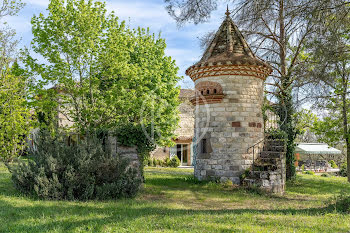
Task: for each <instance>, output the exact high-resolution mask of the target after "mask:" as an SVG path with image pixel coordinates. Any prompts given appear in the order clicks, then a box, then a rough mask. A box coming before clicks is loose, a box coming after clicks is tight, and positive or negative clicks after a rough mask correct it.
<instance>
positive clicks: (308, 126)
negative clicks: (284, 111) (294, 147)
mask: <svg viewBox="0 0 350 233" xmlns="http://www.w3.org/2000/svg"><path fill="white" fill-rule="evenodd" d="M293 117H294V118H295V119H297V121H296V129H297V132H298V137H297V140H298V141H299V142H315V141H317V140H318V139H317V138H316V135H315V134H314V132H313V127H314V125H315V122H317V120H318V118H317V116H316V114H314V113H313V112H312V111H311V110H308V109H302V110H301V111H298V112H296V113H295V114H294V116H293Z"/></svg>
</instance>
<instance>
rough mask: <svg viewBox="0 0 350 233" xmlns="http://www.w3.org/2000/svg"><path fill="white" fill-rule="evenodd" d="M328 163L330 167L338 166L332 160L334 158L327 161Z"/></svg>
mask: <svg viewBox="0 0 350 233" xmlns="http://www.w3.org/2000/svg"><path fill="white" fill-rule="evenodd" d="M329 164H330V165H331V167H332V168H338V166H337V164H336V163H335V162H334V160H331V161H329Z"/></svg>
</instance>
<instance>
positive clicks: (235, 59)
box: [186, 12, 272, 75]
mask: <svg viewBox="0 0 350 233" xmlns="http://www.w3.org/2000/svg"><path fill="white" fill-rule="evenodd" d="M213 65H214V66H215V65H248V66H257V67H261V68H263V69H264V70H269V73H271V71H272V69H271V66H270V65H268V64H267V63H266V62H264V61H263V60H261V59H260V58H258V57H257V56H255V54H254V53H253V51H252V50H251V49H250V47H249V45H248V44H247V41H246V40H245V39H244V37H243V35H242V33H241V32H240V31H239V29H238V27H237V26H236V25H235V24H234V22H233V20H232V19H231V17H230V15H229V13H228V12H227V13H226V18H225V20H224V22H223V23H222V24H221V26H220V28H219V30H218V32H217V33H216V35H215V37H214V39H213V40H212V42H211V44H210V45H209V47H208V48H207V50H206V51H205V53H204V55H203V57H202V59H201V60H200V61H199V62H198V63H196V64H194V65H193V66H191V67H190V68H188V69H187V71H186V74H187V75H190V73H191V72H190V71H191V70H193V69H195V68H196V67H205V66H213Z"/></svg>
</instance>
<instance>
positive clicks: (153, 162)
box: [146, 156, 181, 168]
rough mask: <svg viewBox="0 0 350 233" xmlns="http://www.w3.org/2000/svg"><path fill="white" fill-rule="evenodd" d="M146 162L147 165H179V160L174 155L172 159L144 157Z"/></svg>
mask: <svg viewBox="0 0 350 233" xmlns="http://www.w3.org/2000/svg"><path fill="white" fill-rule="evenodd" d="M146 161H147V162H146V163H147V165H148V166H149V167H157V166H158V167H174V168H175V167H178V166H180V163H181V161H180V160H179V158H177V157H176V156H175V157H173V158H172V159H169V158H165V159H164V160H160V159H156V158H148V159H146Z"/></svg>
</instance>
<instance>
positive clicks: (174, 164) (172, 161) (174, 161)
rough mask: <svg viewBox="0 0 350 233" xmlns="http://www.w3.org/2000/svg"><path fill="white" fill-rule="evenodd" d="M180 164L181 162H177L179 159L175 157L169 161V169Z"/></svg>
mask: <svg viewBox="0 0 350 233" xmlns="http://www.w3.org/2000/svg"><path fill="white" fill-rule="evenodd" d="M180 163H181V161H180V160H179V158H178V157H177V156H175V157H173V158H172V159H170V162H169V167H178V166H180Z"/></svg>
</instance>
